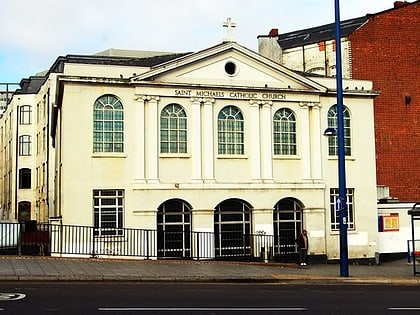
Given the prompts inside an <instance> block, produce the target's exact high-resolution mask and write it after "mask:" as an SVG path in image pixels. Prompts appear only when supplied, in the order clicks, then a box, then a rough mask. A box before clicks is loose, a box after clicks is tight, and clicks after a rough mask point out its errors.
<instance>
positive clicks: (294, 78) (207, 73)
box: [132, 42, 325, 92]
mask: <svg viewBox="0 0 420 315" xmlns="http://www.w3.org/2000/svg"><path fill="white" fill-rule="evenodd" d="M132 82H133V83H136V82H137V83H139V82H154V83H160V84H180V85H184V84H186V85H197V86H200V85H205V86H230V87H252V88H269V89H270V88H272V89H287V90H300V91H304V90H307V91H319V92H322V91H325V87H323V86H322V85H320V84H318V83H316V82H314V81H312V80H310V79H308V78H306V77H304V76H301V75H299V74H297V73H296V72H293V71H291V70H289V69H287V68H285V67H283V66H281V65H279V64H277V63H275V62H273V61H271V60H269V59H267V58H265V57H263V56H261V55H259V54H257V53H255V52H253V51H252V50H249V49H247V48H245V47H243V46H240V45H238V44H236V43H234V42H226V43H222V44H220V45H217V46H213V47H211V48H208V49H206V50H202V51H200V52H197V53H192V54H190V55H187V56H184V57H181V58H178V59H175V60H172V61H170V62H167V63H164V64H160V65H158V66H156V67H153V68H151V70H150V71H148V72H146V73H143V74H141V75H139V76H136V77H133V78H132Z"/></svg>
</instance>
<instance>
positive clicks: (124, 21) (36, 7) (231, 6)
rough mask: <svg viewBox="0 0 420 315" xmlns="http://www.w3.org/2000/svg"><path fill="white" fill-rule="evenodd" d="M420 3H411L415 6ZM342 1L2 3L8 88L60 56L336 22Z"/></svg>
mask: <svg viewBox="0 0 420 315" xmlns="http://www.w3.org/2000/svg"><path fill="white" fill-rule="evenodd" d="M394 1H395V0H340V19H341V20H346V19H351V18H355V17H360V16H364V15H366V14H368V13H377V12H381V11H384V10H388V9H391V8H392V7H393V3H394ZM413 1H414V0H409V2H413ZM334 3H335V1H334V0H71V1H63V0H21V1H16V0H0V7H1V12H2V14H1V18H0V30H1V31H0V90H4V87H3V86H1V83H5V82H16V83H19V82H20V81H21V80H22V79H23V78H28V77H29V76H31V75H36V74H37V73H39V72H41V71H44V70H48V69H49V68H50V67H51V65H52V64H53V63H54V61H55V60H56V59H57V57H59V56H65V55H68V54H81V55H91V54H95V53H97V52H100V51H103V50H106V49H109V48H115V49H133V50H153V51H168V52H195V51H199V50H202V49H205V48H208V47H211V46H214V45H217V44H219V43H221V42H222V41H223V39H224V38H225V37H226V35H227V34H226V28H223V26H222V25H223V22H225V21H226V19H227V18H228V17H230V18H231V19H232V22H234V23H235V24H236V27H235V28H234V29H233V30H232V36H233V38H234V39H235V40H236V42H237V43H239V44H241V45H243V46H245V47H247V48H249V49H252V50H254V51H257V49H258V40H257V37H258V36H259V35H267V34H268V32H269V31H270V30H271V29H272V28H277V29H279V32H280V33H287V32H291V31H296V30H301V29H305V28H309V27H314V26H320V25H323V24H328V23H333V22H334V19H335V18H334V12H335V9H334Z"/></svg>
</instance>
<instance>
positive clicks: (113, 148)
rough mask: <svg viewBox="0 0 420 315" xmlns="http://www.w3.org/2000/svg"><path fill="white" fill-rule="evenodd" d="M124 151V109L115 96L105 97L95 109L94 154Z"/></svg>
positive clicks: (97, 103) (98, 101)
mask: <svg viewBox="0 0 420 315" xmlns="http://www.w3.org/2000/svg"><path fill="white" fill-rule="evenodd" d="M123 151H124V109H123V106H122V103H121V101H120V100H119V99H118V98H117V97H116V96H114V95H103V96H101V97H100V98H98V99H97V100H96V101H95V104H94V108H93V152H95V153H96V152H106V153H112V152H123Z"/></svg>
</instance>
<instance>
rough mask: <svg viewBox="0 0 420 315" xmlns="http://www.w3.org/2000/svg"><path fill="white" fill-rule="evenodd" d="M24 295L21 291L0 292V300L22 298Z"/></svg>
mask: <svg viewBox="0 0 420 315" xmlns="http://www.w3.org/2000/svg"><path fill="white" fill-rule="evenodd" d="M25 297H26V295H25V294H23V293H0V301H16V300H22V299H23V298H25Z"/></svg>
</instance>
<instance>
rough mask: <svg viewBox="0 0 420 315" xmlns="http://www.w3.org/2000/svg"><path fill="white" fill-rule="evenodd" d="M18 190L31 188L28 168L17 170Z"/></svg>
mask: <svg viewBox="0 0 420 315" xmlns="http://www.w3.org/2000/svg"><path fill="white" fill-rule="evenodd" d="M19 188H20V189H27V188H31V170H30V169H29V168H22V169H20V170H19Z"/></svg>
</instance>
